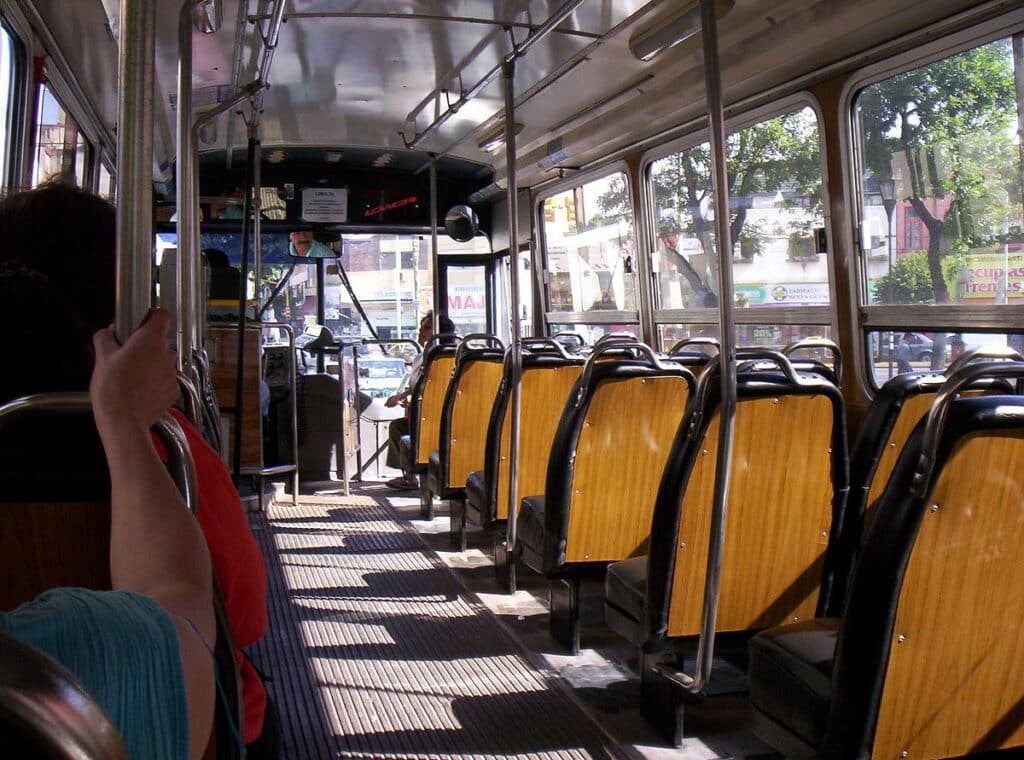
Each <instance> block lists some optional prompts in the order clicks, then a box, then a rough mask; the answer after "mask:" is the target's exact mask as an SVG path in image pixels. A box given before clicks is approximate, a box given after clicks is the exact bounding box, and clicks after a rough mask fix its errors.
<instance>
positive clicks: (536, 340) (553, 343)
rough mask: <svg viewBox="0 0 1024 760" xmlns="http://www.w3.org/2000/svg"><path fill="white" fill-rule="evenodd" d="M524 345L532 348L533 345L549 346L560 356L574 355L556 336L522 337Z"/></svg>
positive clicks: (567, 357) (568, 356)
mask: <svg viewBox="0 0 1024 760" xmlns="http://www.w3.org/2000/svg"><path fill="white" fill-rule="evenodd" d="M570 334H572V335H575V333H570ZM522 345H523V348H531V347H533V348H541V349H543V348H549V349H551V350H552V351H554V352H555V353H557V354H558V355H559V356H561V357H562V358H563V359H571V358H572V356H570V355H569V352H568V351H567V350H566V347H565V345H564V344H562V343H559V342H558V341H557V340H555V339H554V338H543V337H531V338H523V339H522ZM580 345H582V344H580Z"/></svg>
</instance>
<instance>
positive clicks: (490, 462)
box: [458, 338, 584, 572]
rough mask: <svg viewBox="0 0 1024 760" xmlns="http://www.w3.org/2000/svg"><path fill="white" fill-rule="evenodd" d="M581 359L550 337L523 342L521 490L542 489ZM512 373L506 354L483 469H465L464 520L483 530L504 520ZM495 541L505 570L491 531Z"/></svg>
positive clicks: (502, 567)
mask: <svg viewBox="0 0 1024 760" xmlns="http://www.w3.org/2000/svg"><path fill="white" fill-rule="evenodd" d="M583 363H584V360H583V358H582V357H580V356H576V355H574V354H570V353H568V352H567V351H566V350H565V348H564V346H563V345H561V344H560V343H558V342H556V341H554V340H553V339H549V338H526V339H524V340H523V357H522V378H521V382H520V386H519V389H520V390H519V431H520V434H519V461H518V467H517V477H516V480H517V486H518V493H520V494H535V493H542V492H543V491H544V479H545V477H546V475H547V466H548V455H549V454H550V453H551V441H552V439H553V438H554V436H555V429H556V428H557V427H558V420H559V419H560V417H561V416H562V411H563V409H564V408H565V402H566V399H567V398H568V397H569V392H570V390H571V389H572V387H573V385H574V384H575V382H576V380H577V379H578V378H579V376H580V372H582V370H583ZM511 371H512V370H511V364H510V360H509V359H508V357H506V362H505V366H504V367H503V370H502V382H501V384H500V385H499V388H498V392H497V394H496V396H495V399H494V404H493V406H492V407H491V415H490V420H489V422H488V426H487V441H486V444H485V453H484V459H483V462H482V464H483V469H482V470H477V471H475V472H472V473H470V475H469V477H468V478H467V480H466V520H468V521H469V522H472V523H473V524H474V525H478V526H480V527H482V528H485V529H490V528H494V529H497V528H498V526H501V525H504V523H505V521H506V520H507V519H508V496H509V493H508V491H509V464H510V463H509V458H508V457H509V441H510V437H511V417H510V415H508V414H507V412H508V406H509V401H510V400H511V392H510V383H511V380H510V379H509V378H510V374H511ZM466 520H463V521H462V523H461V524H460V525H459V526H458V529H459V532H460V539H459V541H460V545H462V544H464V541H465V539H464V536H465V522H466ZM494 539H495V551H496V554H495V564H496V570H498V571H499V572H505V571H507V570H508V568H509V567H510V565H509V564H508V562H507V555H504V556H503V553H502V551H501V550H500V547H499V545H500V546H504V534H503V533H502V534H501V535H500V536H499V535H498V533H496V534H495V536H494ZM499 560H500V561H499Z"/></svg>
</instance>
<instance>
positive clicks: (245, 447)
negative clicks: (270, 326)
mask: <svg viewBox="0 0 1024 760" xmlns="http://www.w3.org/2000/svg"><path fill="white" fill-rule="evenodd" d="M261 335H262V328H260V327H259V326H258V325H247V326H246V328H245V364H244V367H243V369H242V459H241V466H242V467H243V468H245V469H255V470H259V469H262V468H263V414H262V413H261V411H260V409H261V407H260V377H261V374H260V344H261V340H262V339H261ZM209 336H210V337H209V340H208V342H207V346H208V348H209V352H210V353H209V360H210V380H211V382H212V385H213V390H214V394H215V395H216V398H217V400H218V401H219V402H220V404H221V407H220V411H221V417H222V418H225V419H227V420H228V421H229V422H228V433H227V435H226V436H224V438H225V439H226V440H225V443H226V444H227V461H228V462H231V461H234V459H233V457H234V448H233V447H234V441H235V436H234V433H233V432H232V431H233V430H234V425H235V410H236V408H237V405H238V401H237V394H236V390H237V388H236V378H237V376H238V326H237V325H230V324H221V325H218V326H211V327H210V333H209Z"/></svg>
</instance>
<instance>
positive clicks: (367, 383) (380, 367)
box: [359, 355, 409, 398]
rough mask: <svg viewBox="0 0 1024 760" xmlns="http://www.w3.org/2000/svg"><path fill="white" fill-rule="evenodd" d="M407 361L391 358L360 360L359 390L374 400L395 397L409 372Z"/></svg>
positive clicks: (363, 358)
mask: <svg viewBox="0 0 1024 760" xmlns="http://www.w3.org/2000/svg"><path fill="white" fill-rule="evenodd" d="M408 371H409V370H408V367H407V366H406V364H405V361H404V360H402V359H400V358H397V357H391V356H379V355H378V356H367V357H360V358H359V390H361V391H362V392H363V393H368V394H369V395H371V396H373V397H374V398H387V397H388V396H392V395H394V394H395V393H396V392H397V391H398V389H399V387H400V386H401V385H402V380H404V379H405V375H406V373H407V372H408Z"/></svg>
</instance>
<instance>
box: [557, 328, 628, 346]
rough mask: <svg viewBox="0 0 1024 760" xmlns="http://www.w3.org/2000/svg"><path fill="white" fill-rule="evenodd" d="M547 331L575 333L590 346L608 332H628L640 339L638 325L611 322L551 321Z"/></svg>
mask: <svg viewBox="0 0 1024 760" xmlns="http://www.w3.org/2000/svg"><path fill="white" fill-rule="evenodd" d="M548 328H549V332H550V333H551V334H552V335H557V334H558V333H560V332H569V333H576V334H577V335H579V336H580V337H581V338H583V341H584V343H586V345H588V346H592V345H594V344H595V343H597V341H599V340H600V339H601V338H602V337H603V336H605V335H607V334H608V333H629V334H630V335H633V336H634V337H636V339H637V340H641V339H642V338H641V337H640V325H635V324H629V323H623V324H618V325H613V324H604V323H602V324H589V325H588V324H568V323H567V324H556V323H552V324H550V325H549V326H548Z"/></svg>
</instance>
